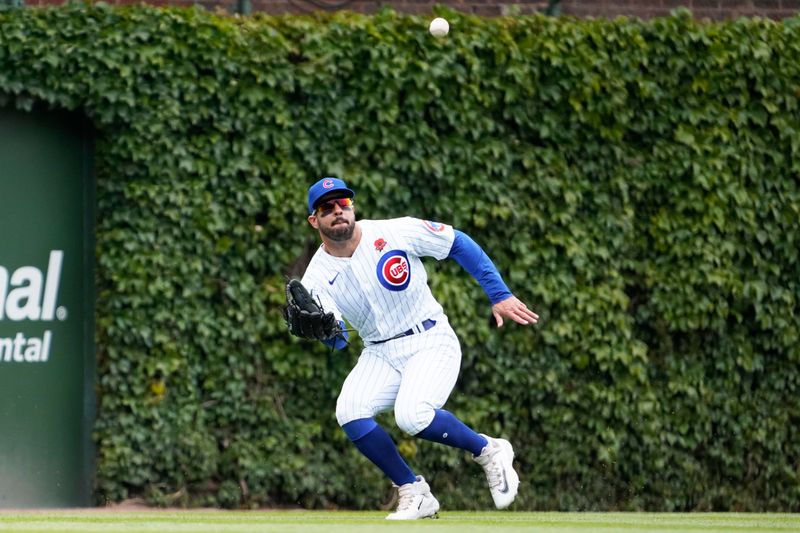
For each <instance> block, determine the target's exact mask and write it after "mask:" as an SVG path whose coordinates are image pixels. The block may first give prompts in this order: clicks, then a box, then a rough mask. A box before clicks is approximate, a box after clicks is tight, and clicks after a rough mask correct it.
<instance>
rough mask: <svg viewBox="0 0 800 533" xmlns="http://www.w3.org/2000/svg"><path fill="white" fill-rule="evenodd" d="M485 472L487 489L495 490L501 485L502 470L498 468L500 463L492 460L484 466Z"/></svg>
mask: <svg viewBox="0 0 800 533" xmlns="http://www.w3.org/2000/svg"><path fill="white" fill-rule="evenodd" d="M485 471H486V480H487V481H488V482H489V488H495V487H497V486H499V485H501V484H502V483H503V469H502V468H501V467H500V461H498V460H496V459H494V458H493V459H492V460H491V461H490V462H489V463H488V464H487V465H486V468H485Z"/></svg>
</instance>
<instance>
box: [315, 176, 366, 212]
mask: <svg viewBox="0 0 800 533" xmlns="http://www.w3.org/2000/svg"><path fill="white" fill-rule="evenodd" d="M335 191H341V193H342V194H339V195H337V198H353V197H354V196H355V195H356V193H354V192H353V191H352V190H350V189H349V188H348V187H347V184H346V183H345V182H343V181H342V180H340V179H339V178H333V177H326V178H322V179H321V180H319V181H318V182H316V183H315V184H314V185H312V186H311V187H309V188H308V214H309V215H311V214H313V213H314V209H316V208H317V204H318V203H319V201H320V199H321V198H322V197H323V196H325V195H326V194H328V193H331V192H335Z"/></svg>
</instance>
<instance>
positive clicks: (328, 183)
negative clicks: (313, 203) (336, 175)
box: [322, 179, 333, 189]
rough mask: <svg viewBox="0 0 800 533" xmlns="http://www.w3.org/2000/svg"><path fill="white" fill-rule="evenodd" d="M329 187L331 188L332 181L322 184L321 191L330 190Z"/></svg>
mask: <svg viewBox="0 0 800 533" xmlns="http://www.w3.org/2000/svg"><path fill="white" fill-rule="evenodd" d="M331 187H333V180H331V179H328V180H325V181H323V182H322V188H323V189H330V188H331Z"/></svg>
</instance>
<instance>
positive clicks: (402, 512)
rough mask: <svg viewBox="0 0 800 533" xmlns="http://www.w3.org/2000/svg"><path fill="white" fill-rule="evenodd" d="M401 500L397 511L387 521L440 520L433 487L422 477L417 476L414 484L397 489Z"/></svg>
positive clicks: (407, 484) (437, 502)
mask: <svg viewBox="0 0 800 533" xmlns="http://www.w3.org/2000/svg"><path fill="white" fill-rule="evenodd" d="M397 492H398V494H399V496H400V500H399V501H398V502H397V511H395V512H393V513H392V514H390V515H389V516H387V517H386V520H418V519H420V518H438V517H437V516H436V512H437V511H438V510H439V501H438V500H437V499H436V498H434V497H433V494H431V487H430V485H428V483H426V482H425V479H424V478H423V477H422V476H417V481H415V482H414V483H406V484H405V485H400V486H399V487H398V488H397Z"/></svg>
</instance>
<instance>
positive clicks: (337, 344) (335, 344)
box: [320, 320, 350, 350]
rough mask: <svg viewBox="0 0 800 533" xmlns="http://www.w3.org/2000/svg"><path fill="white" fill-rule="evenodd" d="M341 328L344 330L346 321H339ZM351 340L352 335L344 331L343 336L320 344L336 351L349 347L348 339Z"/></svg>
mask: <svg viewBox="0 0 800 533" xmlns="http://www.w3.org/2000/svg"><path fill="white" fill-rule="evenodd" d="M339 326H341V328H342V329H344V321H342V320H339ZM349 338H350V335H349V334H348V333H347V332H346V331H342V333H341V335H339V336H337V337H334V338H332V339H328V340H325V341H320V342H321V343H322V344H324V345H325V346H328V347H329V348H333V349H334V350H341V349H343V348H344V347H345V346H347V339H349Z"/></svg>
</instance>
